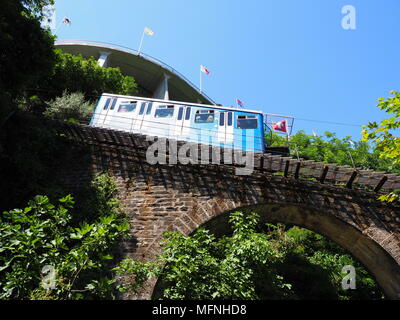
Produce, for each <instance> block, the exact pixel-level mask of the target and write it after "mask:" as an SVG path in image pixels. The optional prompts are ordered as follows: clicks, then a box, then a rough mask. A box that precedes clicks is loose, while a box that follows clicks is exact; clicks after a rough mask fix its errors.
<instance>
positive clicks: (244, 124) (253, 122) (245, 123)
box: [237, 116, 258, 129]
mask: <svg viewBox="0 0 400 320" xmlns="http://www.w3.org/2000/svg"><path fill="white" fill-rule="evenodd" d="M237 127H238V129H257V128H258V120H257V117H256V116H238V119H237Z"/></svg>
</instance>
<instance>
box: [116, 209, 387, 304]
mask: <svg viewBox="0 0 400 320" xmlns="http://www.w3.org/2000/svg"><path fill="white" fill-rule="evenodd" d="M229 221H230V224H231V226H232V231H233V233H232V235H230V236H225V237H222V238H219V239H218V238H216V237H215V236H214V235H212V234H211V233H210V232H209V231H207V230H205V229H199V230H198V231H196V232H195V233H194V234H193V235H191V236H184V235H183V234H181V233H179V232H169V233H166V234H165V239H164V242H163V252H162V253H161V255H160V256H159V259H158V260H156V261H150V262H147V263H141V262H138V261H134V260H130V259H127V260H125V261H123V262H122V263H121V265H120V266H119V267H117V268H116V271H117V272H118V273H120V274H124V275H126V274H128V275H130V276H132V278H134V279H135V281H133V282H131V283H130V285H127V286H125V288H126V289H131V290H133V291H137V290H138V289H139V288H141V287H142V286H143V285H144V284H145V282H146V280H148V279H150V278H151V277H153V276H157V277H159V283H158V286H157V288H156V294H155V296H154V298H156V299H174V300H182V299H185V300H187V299H207V300H210V299H225V300H232V299H251V300H258V299H260V300H274V299H362V298H364V299H366V298H369V299H380V298H381V297H382V294H381V292H380V290H379V288H378V287H377V285H376V283H375V281H374V280H373V279H372V277H371V276H370V275H369V274H368V273H367V272H366V271H365V269H364V268H363V267H362V266H361V265H360V264H359V263H357V262H356V261H354V259H353V258H352V257H351V256H350V255H348V254H347V253H346V252H345V251H344V250H343V249H341V248H340V247H339V246H337V245H335V244H333V243H332V242H330V241H328V240H326V238H324V237H322V236H319V235H317V234H315V233H313V232H311V231H308V230H305V229H300V228H297V227H294V228H286V227H285V226H283V225H279V226H274V225H270V224H268V225H266V226H265V227H263V226H261V225H260V224H259V217H258V215H257V214H254V213H253V214H245V213H242V212H235V213H232V214H231V216H230V220H229ZM345 265H354V266H355V267H356V270H357V274H358V275H359V279H358V281H357V283H358V285H359V288H358V290H357V291H356V292H345V291H343V290H342V288H341V280H342V278H343V275H342V274H341V271H342V268H343V266H345Z"/></svg>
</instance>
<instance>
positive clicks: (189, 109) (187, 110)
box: [185, 107, 192, 120]
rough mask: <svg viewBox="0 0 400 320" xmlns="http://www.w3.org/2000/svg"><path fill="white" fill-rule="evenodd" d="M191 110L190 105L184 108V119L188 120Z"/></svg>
mask: <svg viewBox="0 0 400 320" xmlns="http://www.w3.org/2000/svg"><path fill="white" fill-rule="evenodd" d="M191 110H192V108H191V107H188V108H187V109H186V117H185V120H189V119H190V111H191Z"/></svg>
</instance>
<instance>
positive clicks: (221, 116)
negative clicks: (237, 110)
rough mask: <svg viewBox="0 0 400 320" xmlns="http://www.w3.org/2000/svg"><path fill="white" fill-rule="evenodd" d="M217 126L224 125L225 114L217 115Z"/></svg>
mask: <svg viewBox="0 0 400 320" xmlns="http://www.w3.org/2000/svg"><path fill="white" fill-rule="evenodd" d="M219 125H220V126H221V127H222V126H224V125H225V112H221V113H220V114H219Z"/></svg>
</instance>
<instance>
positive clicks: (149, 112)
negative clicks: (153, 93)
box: [146, 103, 153, 115]
mask: <svg viewBox="0 0 400 320" xmlns="http://www.w3.org/2000/svg"><path fill="white" fill-rule="evenodd" d="M151 109H153V103H149V105H148V107H147V111H146V114H147V115H149V114H151Z"/></svg>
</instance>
